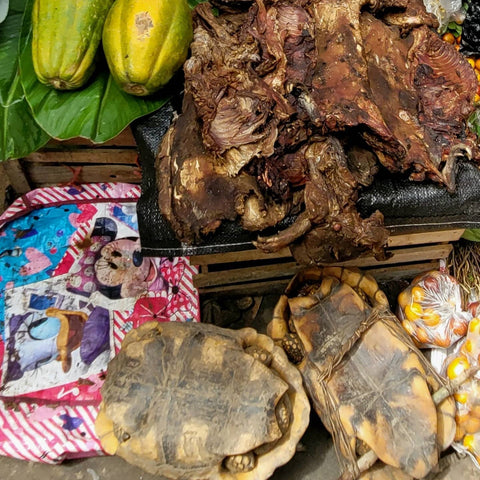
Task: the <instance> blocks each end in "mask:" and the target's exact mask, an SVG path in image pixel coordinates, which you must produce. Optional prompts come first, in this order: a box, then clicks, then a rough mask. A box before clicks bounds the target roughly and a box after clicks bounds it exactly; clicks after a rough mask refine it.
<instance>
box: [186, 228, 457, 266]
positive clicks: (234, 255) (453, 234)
mask: <svg viewBox="0 0 480 480" xmlns="http://www.w3.org/2000/svg"><path fill="white" fill-rule="evenodd" d="M464 231H465V229H463V228H457V229H451V230H438V231H432V232H421V233H409V234H400V235H391V236H390V237H389V239H388V243H387V246H388V247H399V246H409V245H423V244H432V243H443V242H453V241H456V240H458V239H459V238H460V237H461V236H462V235H463V232H464ZM289 257H291V252H290V249H289V248H288V247H287V248H283V249H282V250H280V251H278V252H275V253H264V252H262V251H261V250H258V249H252V250H242V251H239V252H226V253H213V254H207V255H193V256H192V257H190V258H191V261H192V263H193V264H195V265H216V264H220V263H233V262H250V261H255V260H276V259H280V258H289Z"/></svg>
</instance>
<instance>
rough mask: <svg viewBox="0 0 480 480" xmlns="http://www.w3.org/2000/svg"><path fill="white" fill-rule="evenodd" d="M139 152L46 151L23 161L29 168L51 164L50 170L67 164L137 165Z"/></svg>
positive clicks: (128, 150)
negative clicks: (35, 164)
mask: <svg viewBox="0 0 480 480" xmlns="http://www.w3.org/2000/svg"><path fill="white" fill-rule="evenodd" d="M137 157H138V152H137V150H136V149H134V148H119V149H116V148H115V149H98V150H96V149H94V148H82V149H80V148H77V149H71V150H61V151H45V150H41V151H38V152H34V153H31V154H30V155H28V156H27V157H25V158H24V159H23V163H24V164H25V166H26V168H27V164H28V163H49V164H51V165H49V168H55V164H58V165H62V164H65V163H74V164H78V163H81V164H84V163H101V164H119V163H121V164H126V165H136V164H137Z"/></svg>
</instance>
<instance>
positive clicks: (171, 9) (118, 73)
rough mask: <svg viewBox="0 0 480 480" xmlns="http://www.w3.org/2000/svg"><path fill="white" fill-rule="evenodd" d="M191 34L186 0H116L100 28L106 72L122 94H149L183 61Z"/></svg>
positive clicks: (165, 82)
mask: <svg viewBox="0 0 480 480" xmlns="http://www.w3.org/2000/svg"><path fill="white" fill-rule="evenodd" d="M192 37H193V27H192V16H191V10H190V7H189V6H188V4H187V1H186V0H156V1H151V0H116V2H115V3H114V4H113V6H112V8H111V9H110V11H109V12H108V15H107V19H106V20H105V25H104V27H103V37H102V42H103V51H104V53H105V57H106V59H107V63H108V67H109V69H110V73H111V74H112V77H113V78H114V80H115V81H116V82H117V83H118V85H119V86H120V87H121V88H122V89H123V90H124V91H125V92H127V93H130V94H132V95H137V96H145V95H150V94H152V93H154V92H156V91H157V90H159V89H160V88H162V87H164V86H165V85H166V84H167V83H168V82H169V81H170V79H171V78H172V77H173V75H174V74H175V72H176V71H177V70H178V69H179V68H180V67H181V66H182V64H183V62H185V60H186V58H187V55H188V49H189V46H190V42H191V40H192Z"/></svg>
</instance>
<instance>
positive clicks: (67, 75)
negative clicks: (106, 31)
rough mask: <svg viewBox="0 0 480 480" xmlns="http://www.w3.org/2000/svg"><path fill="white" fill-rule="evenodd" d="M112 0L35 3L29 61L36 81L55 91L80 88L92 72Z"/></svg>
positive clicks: (36, 1)
mask: <svg viewBox="0 0 480 480" xmlns="http://www.w3.org/2000/svg"><path fill="white" fill-rule="evenodd" d="M112 3H113V0H75V1H72V0H34V4H33V9H32V59H33V67H34V69H35V74H36V75H37V78H38V80H39V81H40V82H41V83H44V84H45V85H51V86H52V87H54V88H56V89H58V90H73V89H77V88H80V87H82V86H83V85H85V83H86V82H87V81H88V79H89V78H90V76H91V74H92V73H93V71H94V69H95V57H96V53H97V50H98V47H99V45H100V41H101V39H102V31H103V24H104V22H105V18H106V16H107V13H108V10H109V9H110V7H111V6H112Z"/></svg>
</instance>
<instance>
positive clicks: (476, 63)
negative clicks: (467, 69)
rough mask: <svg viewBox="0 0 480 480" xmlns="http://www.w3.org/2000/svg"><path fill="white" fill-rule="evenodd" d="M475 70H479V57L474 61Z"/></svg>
mask: <svg viewBox="0 0 480 480" xmlns="http://www.w3.org/2000/svg"><path fill="white" fill-rule="evenodd" d="M475 68H476V69H477V70H480V57H479V58H477V59H476V60H475Z"/></svg>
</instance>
